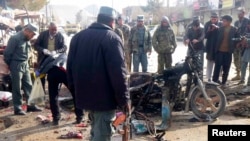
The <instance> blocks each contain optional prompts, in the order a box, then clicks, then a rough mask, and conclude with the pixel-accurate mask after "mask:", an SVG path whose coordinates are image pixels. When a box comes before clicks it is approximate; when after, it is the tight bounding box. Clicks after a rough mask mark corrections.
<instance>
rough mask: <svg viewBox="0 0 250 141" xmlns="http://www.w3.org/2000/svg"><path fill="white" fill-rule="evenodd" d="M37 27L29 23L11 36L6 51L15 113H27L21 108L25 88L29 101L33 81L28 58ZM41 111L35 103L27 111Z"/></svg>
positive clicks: (5, 59) (5, 55)
mask: <svg viewBox="0 0 250 141" xmlns="http://www.w3.org/2000/svg"><path fill="white" fill-rule="evenodd" d="M36 31H37V28H36V27H35V26H34V25H32V24H28V25H26V26H25V27H24V29H23V30H22V31H20V32H18V33H17V34H15V35H13V36H11V37H10V39H9V41H8V44H7V48H6V49H5V51H4V61H5V63H6V64H7V65H8V66H9V68H10V73H11V79H12V96H13V106H14V114H15V115H25V114H26V112H25V111H23V109H22V108H21V105H22V94H21V89H23V91H24V94H25V98H26V101H28V99H29V96H30V93H31V89H32V82H31V77H30V71H29V64H28V60H29V57H30V53H31V45H30V42H29V41H30V40H31V39H32V38H33V37H34V36H35V35H36ZM31 111H32V112H36V111H41V109H40V108H38V107H37V106H36V105H35V104H33V105H28V106H27V112H31Z"/></svg>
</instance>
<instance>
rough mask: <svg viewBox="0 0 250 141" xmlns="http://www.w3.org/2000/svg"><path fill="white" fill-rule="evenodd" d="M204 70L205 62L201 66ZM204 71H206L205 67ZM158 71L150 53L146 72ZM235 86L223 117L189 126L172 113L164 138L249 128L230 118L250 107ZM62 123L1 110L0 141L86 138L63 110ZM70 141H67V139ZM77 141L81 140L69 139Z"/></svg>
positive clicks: (177, 140) (196, 138) (148, 140)
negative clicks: (213, 128)
mask: <svg viewBox="0 0 250 141" xmlns="http://www.w3.org/2000/svg"><path fill="white" fill-rule="evenodd" d="M173 56H174V57H173V63H176V62H178V61H180V60H182V59H184V58H185V56H186V47H184V46H183V45H182V43H178V48H177V49H176V52H175V53H174V55H173ZM204 64H205V66H206V61H205V62H204ZM204 69H206V67H204ZM233 69H234V66H233V65H232V68H231V71H230V77H232V76H233V75H234V70H233ZM156 70H157V54H156V53H154V52H153V53H152V54H151V56H149V71H150V72H156ZM235 87H236V86H235V82H234V83H233V82H230V89H228V90H226V91H225V92H226V94H227V98H228V102H229V103H228V105H227V109H226V111H225V113H224V114H223V115H222V116H220V117H219V118H218V119H217V120H216V121H213V122H189V119H190V118H192V117H193V116H192V113H191V112H189V113H183V111H181V112H174V113H173V116H172V124H171V128H170V129H169V130H168V131H166V135H165V136H164V138H165V140H167V141H207V133H208V131H207V127H208V125H209V124H223V125H231V124H247V125H250V118H247V117H237V116H235V115H233V114H232V112H231V111H232V109H235V108H237V107H239V106H235V104H238V103H241V105H242V103H249V104H250V100H249V96H250V95H246V96H241V95H233V94H232V93H234V92H235V90H236V89H237V90H239V89H240V88H241V87H238V86H237V88H235ZM67 96H68V90H67V89H66V88H65V89H63V90H62V91H61V92H60V97H61V98H64V97H67ZM62 113H63V119H62V120H61V121H60V125H59V126H57V127H54V126H52V125H51V124H50V123H47V124H41V122H40V121H38V120H37V116H38V115H44V116H47V115H49V114H50V110H48V109H45V110H44V111H43V112H39V113H28V114H27V115H26V116H14V115H13V109H12V107H8V108H1V109H0V141H55V140H65V139H58V137H59V136H60V135H63V134H66V133H67V132H68V131H78V130H80V131H81V132H82V133H83V139H81V140H84V141H86V140H88V138H89V127H76V126H75V125H74V124H72V122H73V121H74V119H75V116H74V114H73V113H72V111H68V110H65V109H62ZM154 121H155V123H159V122H160V120H159V118H157V117H156V118H154ZM67 140H69V139H67ZM70 140H72V141H77V140H80V139H70ZM120 140H121V139H120V136H119V135H115V136H114V137H113V141H120ZM132 140H133V141H152V140H153V137H152V136H150V135H148V134H146V135H134V136H133V139H132Z"/></svg>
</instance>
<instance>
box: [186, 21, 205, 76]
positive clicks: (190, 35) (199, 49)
mask: <svg viewBox="0 0 250 141" xmlns="http://www.w3.org/2000/svg"><path fill="white" fill-rule="evenodd" d="M204 37H205V34H204V27H203V26H202V25H201V24H200V21H199V20H193V23H192V27H189V28H188V30H187V33H186V35H185V44H186V45H188V51H187V54H188V55H190V53H192V52H191V51H194V53H195V54H197V55H198V56H199V61H200V62H201V63H199V64H200V66H199V68H200V78H201V79H202V80H203V63H204V42H203V41H204ZM191 48H193V49H191Z"/></svg>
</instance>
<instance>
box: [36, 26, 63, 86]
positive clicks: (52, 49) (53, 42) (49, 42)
mask: <svg viewBox="0 0 250 141" xmlns="http://www.w3.org/2000/svg"><path fill="white" fill-rule="evenodd" d="M34 48H35V50H37V52H38V57H37V63H38V66H40V64H41V63H42V62H43V61H44V60H45V59H46V58H47V57H48V56H50V55H52V56H53V55H55V54H56V53H64V52H66V50H67V47H66V45H65V39H64V37H63V35H62V34H61V33H60V32H57V25H56V24H55V23H53V22H51V23H50V24H49V29H48V30H45V31H43V32H41V33H40V35H39V36H38V38H37V40H36V42H35V44H34ZM41 81H42V85H43V88H44V90H45V77H44V78H42V79H41Z"/></svg>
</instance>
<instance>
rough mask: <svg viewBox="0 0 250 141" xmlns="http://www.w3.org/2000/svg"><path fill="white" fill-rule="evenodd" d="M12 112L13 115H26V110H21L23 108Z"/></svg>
mask: <svg viewBox="0 0 250 141" xmlns="http://www.w3.org/2000/svg"><path fill="white" fill-rule="evenodd" d="M14 114H15V115H20V116H23V115H26V112H25V111H23V110H20V111H15V112H14Z"/></svg>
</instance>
